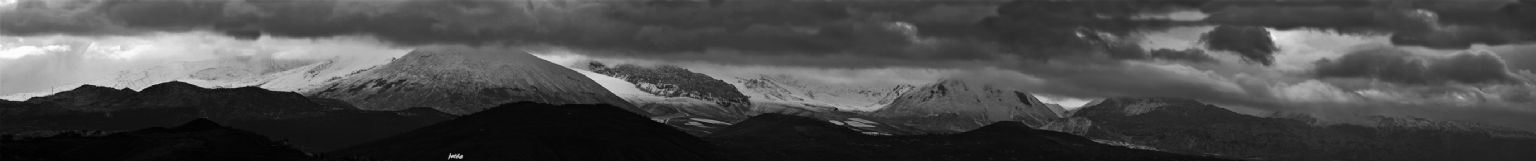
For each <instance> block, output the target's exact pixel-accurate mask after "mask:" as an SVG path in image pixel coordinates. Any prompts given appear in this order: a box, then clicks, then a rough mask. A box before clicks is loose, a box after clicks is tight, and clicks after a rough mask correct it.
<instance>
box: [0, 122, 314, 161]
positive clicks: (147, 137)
mask: <svg viewBox="0 0 1536 161" xmlns="http://www.w3.org/2000/svg"><path fill="white" fill-rule="evenodd" d="M13 139H14V138H4V139H3V140H0V144H4V145H5V146H0V159H3V160H58V161H74V160H79V161H89V160H318V159H315V158H313V157H311V156H309V155H308V154H306V153H304V152H303V151H299V150H298V149H294V148H291V147H289V146H288V145H287V144H285V143H283V142H280V141H274V140H272V139H269V138H267V137H266V136H262V135H259V134H255V133H252V132H249V131H244V130H238V129H233V128H230V127H225V126H222V125H219V124H217V123H213V122H212V121H209V120H207V119H197V120H193V121H191V122H187V123H185V124H182V125H180V126H175V127H170V128H162V127H155V128H149V129H143V130H134V131H128V132H120V133H112V134H107V135H100V136H82V135H81V134H75V133H70V134H62V135H56V136H50V137H42V138H25V139H19V140H13Z"/></svg>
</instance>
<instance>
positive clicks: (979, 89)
mask: <svg viewBox="0 0 1536 161" xmlns="http://www.w3.org/2000/svg"><path fill="white" fill-rule="evenodd" d="M1052 107H1053V106H1048V105H1046V104H1044V103H1041V102H1040V100H1038V99H1037V98H1035V97H1034V96H1031V95H1030V94H1029V93H1025V92H1023V91H1019V90H1013V89H1008V88H1002V87H999V86H993V85H987V84H977V83H970V82H965V81H959V80H944V81H940V82H938V83H934V84H930V85H927V86H923V87H920V88H917V89H916V90H913V91H910V92H906V93H903V94H902V95H901V96H900V97H897V98H896V100H893V101H892V102H891V104H890V105H889V106H887V107H885V108H883V109H880V110H879V111H875V112H874V113H873V115H874V116H878V117H886V118H901V119H898V120H902V121H904V122H905V123H907V124H910V125H913V126H917V127H918V128H922V129H924V130H929V131H935V132H944V131H949V132H959V131H967V130H972V129H974V128H977V127H981V126H984V125H987V124H991V123H993V122H997V121H1020V122H1023V123H1025V124H1028V125H1030V126H1031V127H1040V126H1042V125H1045V123H1046V122H1048V121H1050V120H1053V119H1057V118H1061V114H1060V113H1058V112H1057V111H1064V110H1061V109H1052ZM1058 108H1059V107H1058Z"/></svg>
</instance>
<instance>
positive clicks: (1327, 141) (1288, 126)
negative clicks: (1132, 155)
mask: <svg viewBox="0 0 1536 161" xmlns="http://www.w3.org/2000/svg"><path fill="white" fill-rule="evenodd" d="M1084 119H1086V121H1084ZM1073 120H1074V121H1075V122H1062V123H1060V124H1061V125H1060V126H1061V127H1069V128H1064V129H1072V130H1065V131H1072V132H1082V133H1080V134H1083V135H1085V136H1088V137H1090V138H1095V139H1103V140H1109V141H1116V142H1123V143H1127V144H1133V145H1144V146H1150V147H1154V148H1156V149H1159V150H1164V151H1170V152H1178V153H1185V154H1210V155H1218V156H1224V157H1232V158H1244V159H1253V160H1527V159H1528V158H1536V153H1530V152H1529V150H1527V149H1533V148H1536V139H1532V138H1530V137H1509V136H1510V135H1508V134H1509V133H1511V132H1507V131H1505V132H1488V131H1479V130H1470V131H1469V130H1464V129H1453V128H1446V127H1462V126H1440V125H1450V124H1454V123H1439V122H1434V121H1428V120H1420V119H1397V118H1394V119H1386V120H1383V121H1380V122H1381V125H1370V126H1367V125H1356V124H1334V125H1320V124H1315V121H1309V119H1296V118H1295V117H1282V118H1273V117H1258V116H1251V115H1244V114H1239V113H1236V112H1232V111H1229V110H1226V109H1223V108H1221V107H1217V106H1214V105H1209V104H1204V103H1200V102H1198V101H1195V100H1189V99H1163V98H1112V99H1107V100H1105V101H1103V102H1102V103H1100V104H1098V105H1093V106H1088V107H1084V108H1082V109H1080V110H1079V111H1077V112H1076V113H1074V115H1073ZM1426 125H1434V126H1426Z"/></svg>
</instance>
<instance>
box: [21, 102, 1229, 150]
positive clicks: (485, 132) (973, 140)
mask: <svg viewBox="0 0 1536 161" xmlns="http://www.w3.org/2000/svg"><path fill="white" fill-rule="evenodd" d="M706 140H708V141H707V142H706ZM3 143H4V145H5V146H4V148H3V150H0V154H3V155H4V159H5V160H7V161H11V160H92V161H96V160H444V159H448V158H449V157H450V156H460V157H461V158H462V159H461V160H594V161H595V160H667V161H686V160H1217V159H1213V158H1206V157H1198V156H1186V155H1178V154H1173V153H1163V152H1156V151H1144V150H1132V149H1127V148H1121V147H1115V146H1110V145H1104V144H1099V143H1095V142H1093V141H1090V140H1088V139H1084V138H1082V137H1079V136H1074V135H1070V134H1066V133H1058V132H1049V131H1043V130H1035V129H1031V128H1029V127H1027V126H1024V125H1023V124H1020V123H1016V122H1000V123H996V124H992V125H989V126H986V127H984V128H981V129H977V130H974V131H970V132H965V133H960V134H953V135H925V136H868V135H862V134H859V133H857V132H855V131H852V130H849V129H847V128H845V127H841V126H835V125H831V124H829V123H826V122H822V121H817V120H815V119H811V118H804V117H796V116H787V115H775V114H766V115H760V116H757V117H753V118H750V119H748V121H745V122H742V123H740V124H737V125H734V126H731V127H726V128H725V129H723V131H721V132H719V133H716V134H713V135H710V136H708V137H707V139H700V138H698V137H694V136H692V135H688V134H687V133H683V132H681V131H678V130H676V129H673V128H671V127H668V126H667V125H664V124H661V123H657V122H655V121H652V120H649V119H647V118H645V117H642V116H640V115H637V114H633V113H630V112H627V111H624V110H622V109H619V108H617V107H612V106H607V105H546V104H537V103H513V104H505V105H502V106H498V107H495V108H492V109H490V110H486V111H482V112H479V113H475V114H471V115H466V116H463V117H459V118H458V119H455V120H451V121H446V122H441V123H437V124H434V125H430V126H427V127H424V128H420V129H416V130H412V131H409V132H405V133H403V134H400V135H395V136H391V137H387V138H384V139H381V140H375V141H371V142H368V143H363V144H360V145H357V146H353V147H351V148H345V149H342V150H337V151H335V152H331V153H325V154H308V153H304V152H302V151H299V150H297V149H295V148H292V147H291V146H290V145H287V144H285V143H283V142H280V141H273V140H271V139H269V138H266V137H264V136H261V135H258V134H255V133H252V132H248V131H244V130H237V129H234V128H230V127H226V126H222V125H219V124H216V123H213V122H212V121H209V120H207V119H197V120H194V121H192V122H190V123H186V124H185V125H181V126H177V127H172V128H150V129H143V130H136V131H129V132H120V133H113V134H105V135H88V136H82V135H79V134H74V133H65V134H62V135H55V136H49V137H38V138H23V139H15V138H6V139H5V140H4V142H3ZM455 160H460V159H455Z"/></svg>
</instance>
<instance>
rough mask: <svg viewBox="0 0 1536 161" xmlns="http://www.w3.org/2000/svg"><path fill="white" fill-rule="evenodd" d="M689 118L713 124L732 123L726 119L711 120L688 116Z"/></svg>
mask: <svg viewBox="0 0 1536 161" xmlns="http://www.w3.org/2000/svg"><path fill="white" fill-rule="evenodd" d="M688 119H691V120H693V121H699V122H704V123H711V124H723V125H730V124H731V123H726V122H725V121H718V120H710V119H706V118H688Z"/></svg>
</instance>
